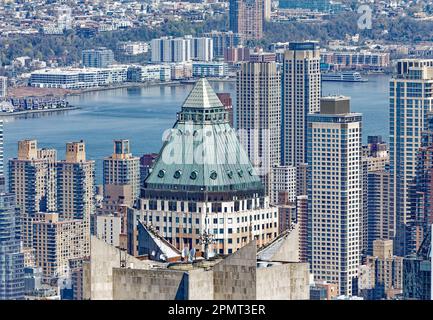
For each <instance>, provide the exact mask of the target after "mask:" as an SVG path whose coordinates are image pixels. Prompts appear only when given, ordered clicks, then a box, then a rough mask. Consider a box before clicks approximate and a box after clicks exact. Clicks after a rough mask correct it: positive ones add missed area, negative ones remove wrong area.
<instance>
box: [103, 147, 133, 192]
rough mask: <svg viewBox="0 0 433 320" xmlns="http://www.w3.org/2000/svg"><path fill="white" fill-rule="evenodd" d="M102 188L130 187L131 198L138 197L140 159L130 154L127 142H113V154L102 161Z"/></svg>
mask: <svg viewBox="0 0 433 320" xmlns="http://www.w3.org/2000/svg"><path fill="white" fill-rule="evenodd" d="M103 178H104V179H103V180H104V181H103V183H104V186H107V185H130V186H131V198H132V199H137V198H138V197H139V196H140V158H138V157H133V156H132V154H131V150H130V146H129V140H115V141H114V151H113V154H112V155H111V156H110V157H108V158H105V159H104V177H103Z"/></svg>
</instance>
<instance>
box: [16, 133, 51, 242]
mask: <svg viewBox="0 0 433 320" xmlns="http://www.w3.org/2000/svg"><path fill="white" fill-rule="evenodd" d="M56 161H57V152H56V150H53V149H38V147H37V141H36V140H23V141H19V142H18V157H17V158H15V159H10V160H9V191H10V192H11V193H13V194H14V195H15V199H16V206H17V207H18V209H19V211H20V216H21V226H22V240H23V245H24V247H26V248H31V247H32V244H33V234H32V221H33V219H34V217H35V215H36V213H38V212H50V211H51V212H53V211H56V208H57V205H56V204H57V203H56V198H57V194H56V185H57V181H56V168H55V165H56Z"/></svg>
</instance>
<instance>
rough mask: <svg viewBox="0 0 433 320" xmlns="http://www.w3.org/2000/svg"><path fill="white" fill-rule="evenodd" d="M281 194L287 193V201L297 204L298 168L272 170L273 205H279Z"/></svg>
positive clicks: (275, 168) (281, 167)
mask: <svg viewBox="0 0 433 320" xmlns="http://www.w3.org/2000/svg"><path fill="white" fill-rule="evenodd" d="M280 192H287V195H288V199H287V200H289V201H290V202H293V203H295V202H296V167H293V166H274V167H273V168H272V184H271V195H270V196H271V197H270V200H271V204H277V203H278V194H279V193H280Z"/></svg>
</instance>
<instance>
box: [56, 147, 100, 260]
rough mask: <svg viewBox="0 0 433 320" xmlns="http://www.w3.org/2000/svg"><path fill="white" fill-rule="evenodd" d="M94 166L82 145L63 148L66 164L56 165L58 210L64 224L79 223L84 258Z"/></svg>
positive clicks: (88, 235)
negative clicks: (72, 221) (82, 229)
mask: <svg viewBox="0 0 433 320" xmlns="http://www.w3.org/2000/svg"><path fill="white" fill-rule="evenodd" d="M94 195H95V162H94V161H92V160H86V147H85V144H84V142H83V141H79V142H69V143H67V144H66V160H63V161H59V162H57V209H58V212H59V217H60V218H61V219H64V220H82V221H83V228H84V231H83V234H84V239H85V247H84V249H83V250H84V254H83V255H87V254H88V253H89V250H90V217H91V215H93V214H94V212H95V200H94Z"/></svg>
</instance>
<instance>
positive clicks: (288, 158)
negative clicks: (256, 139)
mask: <svg viewBox="0 0 433 320" xmlns="http://www.w3.org/2000/svg"><path fill="white" fill-rule="evenodd" d="M282 79H283V80H282V81H283V83H282V97H283V98H282V115H281V119H282V141H281V162H282V165H288V166H296V167H299V166H302V165H304V164H305V163H306V150H307V146H306V141H307V137H306V130H307V114H309V113H316V112H318V111H319V110H320V95H321V83H320V51H319V47H318V45H317V43H314V42H305V43H290V44H289V50H287V51H285V53H284V63H283V77H282ZM303 169H304V168H299V170H298V184H299V185H300V186H302V185H303V182H302V178H304V179H305V174H303V173H305V170H303ZM301 189H302V188H301Z"/></svg>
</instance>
